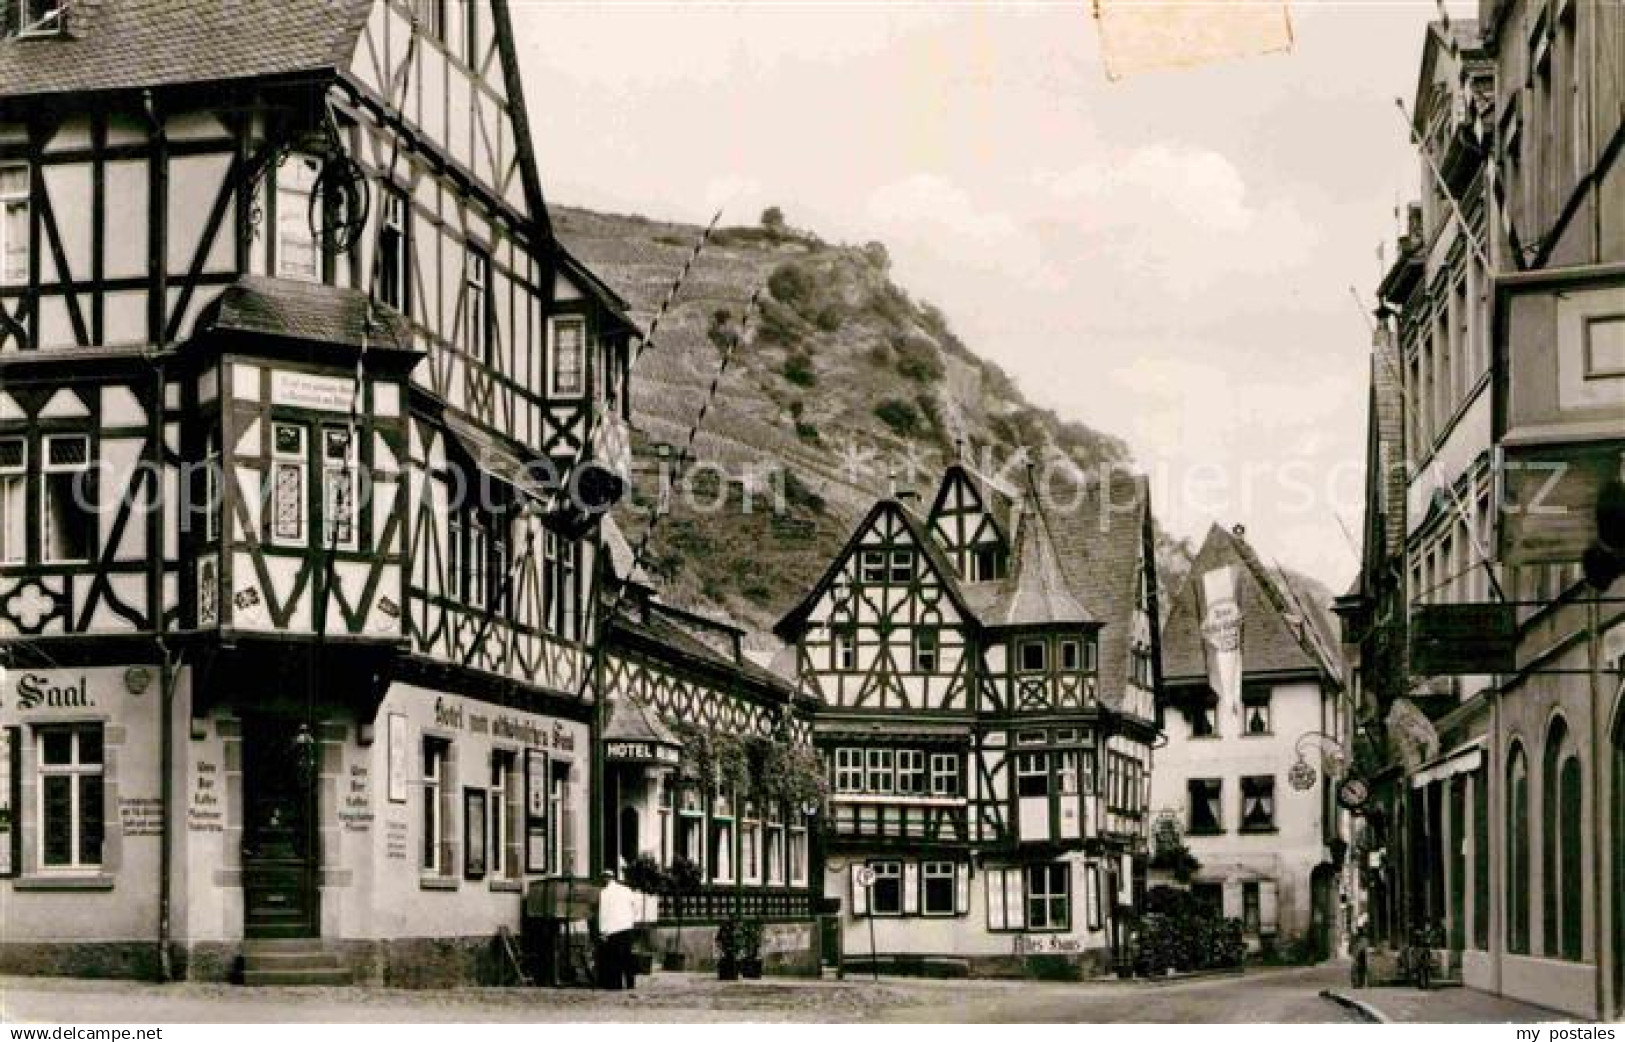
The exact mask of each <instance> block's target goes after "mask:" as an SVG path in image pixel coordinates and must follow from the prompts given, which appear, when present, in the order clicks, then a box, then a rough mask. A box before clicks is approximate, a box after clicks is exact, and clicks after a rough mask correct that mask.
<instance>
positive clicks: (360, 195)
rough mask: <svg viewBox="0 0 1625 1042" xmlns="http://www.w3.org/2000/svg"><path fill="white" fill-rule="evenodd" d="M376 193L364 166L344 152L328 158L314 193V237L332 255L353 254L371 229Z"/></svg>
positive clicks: (312, 213)
mask: <svg viewBox="0 0 1625 1042" xmlns="http://www.w3.org/2000/svg"><path fill="white" fill-rule="evenodd" d="M371 205H372V193H371V191H369V188H368V184H367V173H366V171H365V170H362V169H361V164H359V163H357V162H356V161H355V160H353V159H351V158H350V157H349V156H347V155H345V154H344V153H342V152H336V153H334V154H333V155H330V156H328V158H327V160H326V162H324V163H323V164H322V172H321V173H320V174H318V175H317V177H316V184H315V187H313V188H312V189H311V191H310V233H311V234H312V235H314V236H315V237H316V241H317V242H320V243H321V244H322V248H323V249H325V250H327V252H329V253H349V252H350V251H351V250H352V249H354V248H355V246H356V243H358V242H360V241H361V234H362V232H364V231H365V230H366V228H367V214H368V211H369V210H370V209H371Z"/></svg>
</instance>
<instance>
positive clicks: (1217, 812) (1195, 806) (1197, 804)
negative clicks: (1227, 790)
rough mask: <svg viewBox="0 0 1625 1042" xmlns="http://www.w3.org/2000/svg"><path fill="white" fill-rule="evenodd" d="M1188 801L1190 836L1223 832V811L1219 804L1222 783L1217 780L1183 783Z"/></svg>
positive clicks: (1221, 794) (1197, 780)
mask: <svg viewBox="0 0 1625 1042" xmlns="http://www.w3.org/2000/svg"><path fill="white" fill-rule="evenodd" d="M1185 788H1186V796H1187V798H1188V799H1189V801H1190V828H1189V829H1188V830H1187V831H1189V832H1190V833H1191V834H1192V835H1198V836H1201V835H1209V836H1211V835H1213V834H1215V833H1219V832H1223V831H1224V810H1223V804H1222V803H1221V802H1220V800H1221V798H1222V796H1223V792H1224V783H1223V782H1222V781H1220V780H1219V779H1217V778H1192V779H1190V780H1189V781H1187V782H1186V783H1185Z"/></svg>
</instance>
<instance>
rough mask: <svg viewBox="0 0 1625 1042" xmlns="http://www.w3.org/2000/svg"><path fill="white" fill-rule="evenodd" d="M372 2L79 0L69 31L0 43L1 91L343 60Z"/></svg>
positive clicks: (226, 75) (203, 77)
mask: <svg viewBox="0 0 1625 1042" xmlns="http://www.w3.org/2000/svg"><path fill="white" fill-rule="evenodd" d="M371 9H372V0H74V2H72V3H71V4H70V5H69V8H68V11H67V30H68V31H67V32H66V33H63V34H60V35H50V36H39V37H12V38H10V39H7V40H4V41H0V99H3V98H17V97H22V96H25V95H46V94H63V93H68V92H74V91H98V90H127V89H131V88H137V87H160V86H167V85H173V84H181V83H199V82H201V83H213V82H219V81H222V80H237V79H250V78H258V77H265V76H294V75H299V74H304V73H318V74H319V73H330V72H332V71H334V70H337V69H341V68H344V67H346V66H347V65H348V64H349V61H350V56H351V54H352V53H353V52H354V50H355V45H356V41H357V39H358V37H359V34H360V32H361V28H362V26H363V25H364V24H365V23H366V20H367V16H368V13H369V12H370V11H371Z"/></svg>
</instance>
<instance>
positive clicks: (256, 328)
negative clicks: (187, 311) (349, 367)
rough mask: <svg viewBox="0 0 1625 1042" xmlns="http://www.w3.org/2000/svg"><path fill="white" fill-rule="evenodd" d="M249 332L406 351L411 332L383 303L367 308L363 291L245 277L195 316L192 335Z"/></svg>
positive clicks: (285, 280)
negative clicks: (195, 323) (195, 320)
mask: <svg viewBox="0 0 1625 1042" xmlns="http://www.w3.org/2000/svg"><path fill="white" fill-rule="evenodd" d="M207 333H250V334H258V335H261V336H274V337H282V338H285V339H290V340H309V341H314V342H318V343H324V344H344V345H346V346H349V347H362V346H367V347H372V348H378V349H395V350H400V351H410V350H412V349H413V345H412V333H411V330H410V329H409V328H408V327H407V325H406V322H405V320H404V319H402V318H401V316H400V315H399V314H398V313H397V312H395V311H394V310H392V309H390V308H387V307H370V306H369V303H368V300H367V294H365V293H363V292H361V291H360V290H357V289H342V288H340V287H337V286H325V285H322V284H320V283H316V282H294V281H291V280H288V279H273V278H267V277H265V276H263V275H245V276H243V277H242V278H240V279H238V280H237V281H236V282H233V283H232V284H231V285H230V286H227V287H226V288H225V289H224V290H223V291H222V292H221V294H220V296H219V297H217V298H216V299H215V300H214V301H212V302H210V303H209V304H208V306H206V307H205V308H204V309H203V311H202V313H201V314H200V315H199V316H198V319H197V325H196V326H195V328H194V330H193V334H194V335H196V336H202V335H204V334H207Z"/></svg>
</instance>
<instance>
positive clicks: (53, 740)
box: [35, 724, 105, 871]
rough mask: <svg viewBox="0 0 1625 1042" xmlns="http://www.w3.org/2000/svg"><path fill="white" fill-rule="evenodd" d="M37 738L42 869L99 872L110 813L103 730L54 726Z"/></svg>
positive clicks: (39, 732) (95, 726)
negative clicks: (107, 804)
mask: <svg viewBox="0 0 1625 1042" xmlns="http://www.w3.org/2000/svg"><path fill="white" fill-rule="evenodd" d="M35 736H36V739H37V746H36V763H37V770H38V774H39V778H38V781H39V789H38V792H39V821H40V867H41V868H42V869H44V870H47V871H64V870H65V871H73V870H76V869H94V868H99V867H101V863H102V837H103V829H104V826H103V817H104V814H105V799H104V789H103V773H102V772H103V768H104V759H105V758H104V756H103V743H102V725H101V724H71V725H61V726H57V725H53V726H49V727H41V728H39V729H38V730H37V731H36V732H35Z"/></svg>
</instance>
